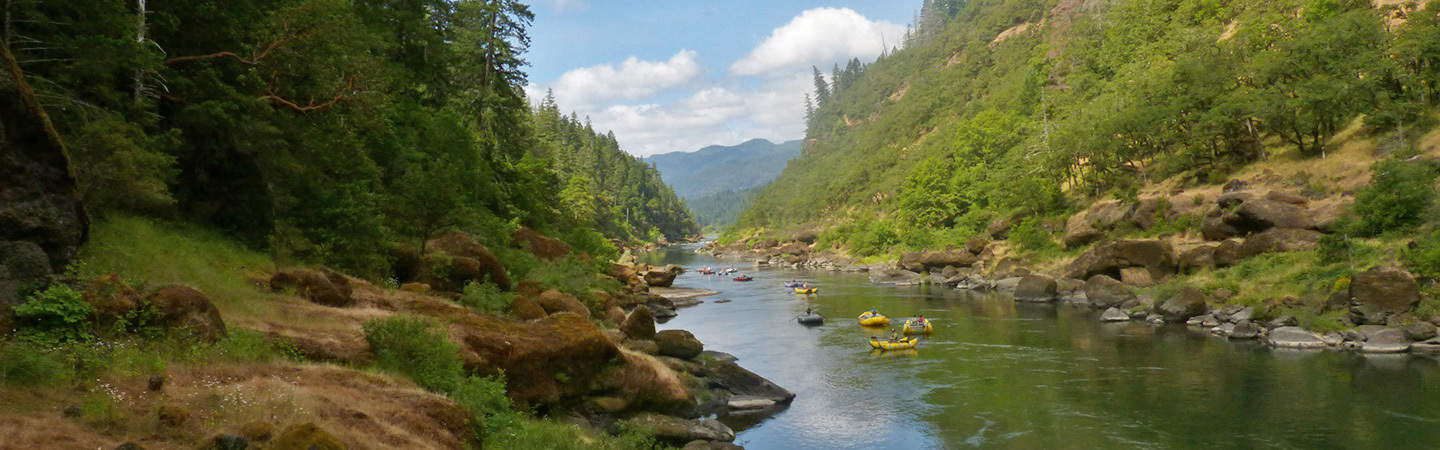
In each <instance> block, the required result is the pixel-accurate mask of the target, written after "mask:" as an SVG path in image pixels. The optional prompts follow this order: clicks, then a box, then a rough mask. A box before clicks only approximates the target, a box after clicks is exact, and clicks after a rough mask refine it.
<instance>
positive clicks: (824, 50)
mask: <svg viewBox="0 0 1440 450" xmlns="http://www.w3.org/2000/svg"><path fill="white" fill-rule="evenodd" d="M904 32H905V27H904V26H903V25H896V24H893V23H890V22H886V21H871V20H870V19H867V18H865V16H863V15H860V13H857V12H855V10H852V9H850V8H839V9H837V8H815V9H810V10H806V11H805V12H802V13H800V15H799V16H795V18H794V19H791V20H790V23H787V24H785V26H782V27H780V28H776V29H775V30H774V31H771V32H770V37H768V38H766V39H765V41H764V42H761V43H760V45H758V46H756V47H755V48H754V49H752V50H750V53H749V54H747V55H745V57H744V58H740V60H739V61H736V62H735V63H734V64H731V65H730V73H731V74H734V75H759V74H770V73H776V72H780V73H788V72H789V70H793V69H795V68H797V67H806V66H810V65H827V66H828V65H830V63H832V62H835V61H840V60H845V59H850V58H852V57H859V58H862V59H864V58H872V57H875V56H879V55H880V53H881V52H882V51H883V50H884V48H885V47H884V45H886V44H887V43H888V44H889V45H896V43H897V42H899V40H900V38H901V34H903V33H904ZM882 36H883V40H882ZM806 68H808V67H806ZM822 69H823V67H822Z"/></svg>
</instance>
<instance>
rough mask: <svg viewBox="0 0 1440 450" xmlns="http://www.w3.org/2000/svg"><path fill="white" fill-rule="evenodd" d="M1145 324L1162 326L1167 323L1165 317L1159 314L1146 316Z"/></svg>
mask: <svg viewBox="0 0 1440 450" xmlns="http://www.w3.org/2000/svg"><path fill="white" fill-rule="evenodd" d="M1145 323H1149V324H1152V325H1162V324H1164V323H1165V316H1162V315H1159V314H1151V315H1148V316H1145Z"/></svg>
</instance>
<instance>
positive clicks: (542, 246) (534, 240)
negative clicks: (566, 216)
mask: <svg viewBox="0 0 1440 450" xmlns="http://www.w3.org/2000/svg"><path fill="white" fill-rule="evenodd" d="M511 239H514V241H515V245H516V246H518V247H520V248H522V249H525V250H528V251H529V252H530V254H532V255H535V257H536V258H540V259H545V260H555V259H560V258H564V257H565V256H566V255H569V254H570V244H566V243H565V242H563V241H560V240H559V239H551V238H548V237H545V235H543V234H540V232H539V231H535V230H533V229H531V228H530V227H520V229H518V230H515V233H514V234H512V235H511Z"/></svg>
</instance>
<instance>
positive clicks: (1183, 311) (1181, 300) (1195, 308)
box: [1156, 287, 1205, 323]
mask: <svg viewBox="0 0 1440 450" xmlns="http://www.w3.org/2000/svg"><path fill="white" fill-rule="evenodd" d="M1156 311H1157V312H1159V313H1160V314H1161V315H1162V316H1165V320H1166V321H1168V322H1177V323H1178V322H1185V321H1187V320H1189V319H1190V318H1191V317H1195V316H1198V315H1201V314H1205V293H1204V292H1201V291H1200V290H1199V289H1196V288H1194V287H1186V288H1185V289H1183V290H1181V291H1180V292H1179V293H1177V294H1175V296H1174V297H1170V299H1169V300H1165V303H1161V304H1160V307H1159V308H1156Z"/></svg>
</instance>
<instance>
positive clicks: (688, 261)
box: [643, 245, 1440, 449]
mask: <svg viewBox="0 0 1440 450" xmlns="http://www.w3.org/2000/svg"><path fill="white" fill-rule="evenodd" d="M694 249H695V247H694V246H693V245H692V246H677V247H670V248H667V249H663V250H660V251H657V252H653V253H650V254H647V255H644V256H643V259H647V260H648V262H651V263H666V264H679V265H682V266H685V267H686V268H688V269H692V270H691V271H689V272H687V273H685V274H683V275H681V276H680V277H679V278H677V279H676V282H675V286H676V287H692V288H706V289H713V290H717V291H721V294H720V295H717V296H713V297H706V298H704V300H705V303H703V304H701V305H698V306H694V307H689V308H683V309H681V310H680V315H679V317H676V318H674V319H672V320H670V321H668V322H666V323H664V324H661V325H660V326H659V328H660V329H674V328H679V329H686V330H690V331H691V332H693V333H694V334H695V336H696V337H698V338H699V339H700V340H701V341H703V342H704V343H705V348H706V349H707V350H717V351H723V352H727V353H731V354H734V355H736V356H738V357H739V358H740V361H739V363H740V364H741V365H742V366H744V367H746V368H748V369H750V370H752V371H754V372H756V373H758V374H760V375H762V376H765V377H767V378H769V379H770V380H772V381H774V382H776V383H778V384H779V385H781V386H784V387H785V388H787V389H789V390H791V391H792V392H795V393H796V398H795V401H794V403H793V404H792V405H790V407H789V408H787V409H785V410H783V411H781V412H779V413H777V414H775V415H773V416H769V417H765V418H746V417H730V418H726V419H725V421H726V423H728V424H730V425H731V426H732V427H733V428H735V429H736V431H737V432H738V436H739V437H738V438H737V439H736V442H737V443H741V444H743V445H745V446H746V448H750V449H805V448H816V449H831V448H904V449H909V448H971V447H983V448H1036V449H1039V448H1377V449H1379V448H1385V449H1388V448H1440V388H1437V382H1440V370H1437V369H1440V364H1437V362H1436V360H1435V359H1432V358H1430V357H1425V356H1418V355H1383V356H1367V355H1361V354H1356V353H1349V352H1337V351H1282V350H1272V349H1268V348H1265V347H1264V346H1262V345H1259V344H1257V343H1254V342H1232V341H1227V340H1225V339H1223V338H1216V337H1212V336H1208V335H1206V334H1205V333H1203V332H1200V331H1197V330H1192V329H1187V328H1186V327H1184V326H1179V325H1166V326H1158V327H1157V326H1151V325H1147V324H1143V323H1139V322H1130V323H1119V324H1104V323H1100V322H1099V321H1098V320H1097V319H1096V317H1097V314H1096V313H1095V312H1092V311H1090V310H1088V309H1083V308H1076V307H1071V306H1064V305H1032V304H1017V303H1015V302H1013V301H1011V300H1010V299H1008V298H1001V297H999V296H994V295H975V294H969V293H966V292H956V291H953V290H950V289H946V288H943V287H940V288H932V287H929V286H916V287H893V286H879V285H873V284H871V283H870V282H869V280H868V278H867V277H866V276H865V275H864V274H853V273H834V272H819V271H797V270H788V269H756V268H753V267H751V266H750V264H748V263H745V264H742V263H741V262H739V261H716V260H715V259H713V258H711V257H709V256H705V255H699V254H696V253H694ZM721 264H725V265H728V264H735V266H736V267H737V268H742V269H745V271H746V272H747V273H749V274H751V275H753V276H754V277H755V281H753V282H749V283H739V282H733V281H731V280H730V279H729V277H713V276H712V277H706V276H703V275H700V274H699V273H698V272H696V271H694V270H693V269H695V268H698V267H702V266H705V265H712V266H713V265H721ZM792 277H793V278H799V279H802V280H807V281H810V282H811V283H812V284H814V285H817V286H819V287H820V289H821V291H820V294H819V295H816V296H810V297H808V298H807V297H806V296H799V295H795V294H793V293H791V292H789V291H788V290H787V289H785V288H783V287H782V286H781V284H782V283H783V282H784V281H788V280H790V279H791V278H792ZM720 299H729V300H731V301H730V302H728V303H717V302H716V300H720ZM807 302H808V304H809V305H812V306H814V307H815V308H816V309H817V310H818V311H820V312H821V314H823V315H824V316H825V318H826V322H825V324H824V325H823V326H820V327H804V326H801V325H799V324H797V323H796V322H795V320H794V317H795V316H796V315H797V314H799V313H801V312H803V311H804V310H805V308H806V305H807ZM870 308H877V309H879V310H880V311H881V312H883V313H885V314H887V315H889V316H891V317H892V318H897V319H901V320H896V321H895V322H894V323H893V324H892V325H894V326H898V325H899V324H900V323H902V322H903V318H906V317H909V316H911V315H913V314H915V313H923V314H924V315H925V317H927V318H930V319H931V320H932V321H933V323H934V326H935V332H934V334H933V335H932V336H930V337H929V338H926V339H924V340H923V341H922V342H921V344H920V345H919V348H918V349H917V350H915V351H913V352H905V353H884V354H877V353H875V352H872V351H871V350H870V348H869V346H868V345H867V344H866V343H865V340H866V338H867V337H868V336H869V335H871V334H879V333H886V332H884V331H873V330H866V329H863V328H861V327H860V326H858V325H857V324H856V320H855V316H856V315H858V314H859V313H861V312H863V311H865V310H868V309H870Z"/></svg>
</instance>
